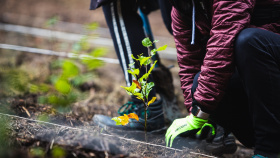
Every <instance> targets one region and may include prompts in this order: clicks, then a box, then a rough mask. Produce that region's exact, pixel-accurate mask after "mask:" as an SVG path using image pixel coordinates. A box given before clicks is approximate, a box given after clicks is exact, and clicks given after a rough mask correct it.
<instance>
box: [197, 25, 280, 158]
mask: <svg viewBox="0 0 280 158" xmlns="http://www.w3.org/2000/svg"><path fill="white" fill-rule="evenodd" d="M235 62H236V67H237V70H236V71H235V73H234V74H233V76H232V78H231V80H230V83H229V85H228V88H227V91H226V94H225V96H224V98H223V100H222V101H221V102H220V104H219V106H218V108H217V110H216V112H215V113H213V114H212V115H211V119H212V120H213V121H214V122H216V123H218V124H220V125H221V126H223V127H224V128H225V129H226V130H228V131H231V132H232V133H233V134H234V135H235V136H236V138H237V139H238V140H239V141H240V142H241V143H243V144H244V145H245V146H247V147H253V146H254V150H255V154H260V155H263V156H269V157H277V155H279V154H280V35H277V34H275V33H272V32H269V31H265V30H262V29H256V28H248V29H244V30H243V31H242V32H241V33H240V34H239V35H238V36H237V38H236V42H235ZM198 76H199V73H198V74H197V75H196V76H195V80H194V83H193V87H192V88H193V91H195V89H196V87H197V84H198V83H197V78H198Z"/></svg>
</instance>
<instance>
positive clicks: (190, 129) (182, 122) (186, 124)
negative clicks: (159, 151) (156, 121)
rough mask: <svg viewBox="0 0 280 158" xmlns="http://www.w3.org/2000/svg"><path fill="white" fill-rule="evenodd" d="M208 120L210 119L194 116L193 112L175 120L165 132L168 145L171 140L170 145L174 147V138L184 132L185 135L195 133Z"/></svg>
mask: <svg viewBox="0 0 280 158" xmlns="http://www.w3.org/2000/svg"><path fill="white" fill-rule="evenodd" d="M207 121H208V120H204V119H201V118H198V117H196V116H193V114H191V115H189V116H187V117H186V118H181V119H176V120H174V121H173V123H172V125H171V126H170V127H169V128H168V129H167V132H166V134H165V142H166V146H168V143H169V140H170V147H172V143H173V140H174V139H175V137H177V136H178V135H180V134H184V136H190V135H191V134H195V133H196V132H197V131H199V130H200V129H201V128H202V126H203V125H204V124H205V123H206V122H207Z"/></svg>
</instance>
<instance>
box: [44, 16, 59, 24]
mask: <svg viewBox="0 0 280 158" xmlns="http://www.w3.org/2000/svg"><path fill="white" fill-rule="evenodd" d="M58 21H59V16H54V17H52V18H50V19H49V20H47V22H46V23H45V26H46V27H52V26H54V25H55V24H57V22H58Z"/></svg>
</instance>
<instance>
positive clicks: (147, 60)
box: [139, 56, 151, 66]
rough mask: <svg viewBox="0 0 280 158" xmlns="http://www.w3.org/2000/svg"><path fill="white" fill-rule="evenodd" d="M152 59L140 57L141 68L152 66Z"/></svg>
mask: <svg viewBox="0 0 280 158" xmlns="http://www.w3.org/2000/svg"><path fill="white" fill-rule="evenodd" d="M150 58H151V57H145V56H140V57H139V61H140V66H142V65H149V64H151V60H150Z"/></svg>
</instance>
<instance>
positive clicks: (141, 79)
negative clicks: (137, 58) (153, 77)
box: [139, 60, 157, 82]
mask: <svg viewBox="0 0 280 158" xmlns="http://www.w3.org/2000/svg"><path fill="white" fill-rule="evenodd" d="M156 63H157V60H156V61H155V62H154V64H153V65H152V66H151V68H150V70H149V71H148V72H147V73H145V74H144V75H143V76H142V77H141V78H140V79H139V80H140V82H142V81H143V80H147V78H148V77H149V75H150V74H151V72H152V70H153V69H154V67H155V65H156Z"/></svg>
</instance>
